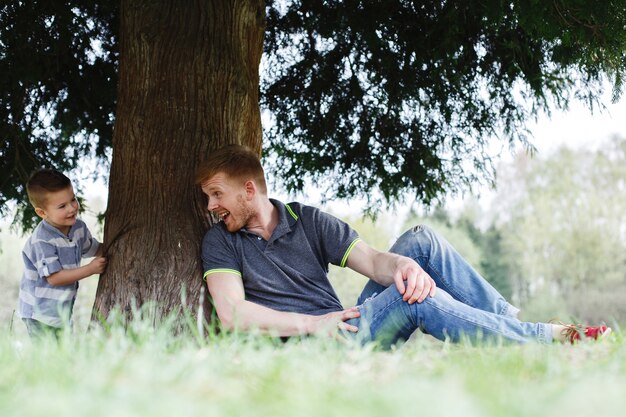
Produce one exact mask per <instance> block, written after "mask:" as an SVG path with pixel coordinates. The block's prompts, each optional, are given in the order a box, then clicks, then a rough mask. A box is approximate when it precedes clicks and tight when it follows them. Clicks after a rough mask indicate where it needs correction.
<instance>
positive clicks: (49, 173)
mask: <svg viewBox="0 0 626 417" xmlns="http://www.w3.org/2000/svg"><path fill="white" fill-rule="evenodd" d="M71 186H72V181H70V179H69V178H68V177H66V176H65V175H64V174H63V173H61V172H59V171H56V170H54V169H48V168H42V169H38V170H37V171H35V172H33V173H32V174H31V175H30V178H29V179H28V182H27V183H26V192H27V193H28V199H29V200H30V204H32V205H33V207H40V208H41V207H43V206H44V205H45V204H46V197H47V196H48V194H49V193H54V192H56V191H61V190H64V189H66V188H67V187H71Z"/></svg>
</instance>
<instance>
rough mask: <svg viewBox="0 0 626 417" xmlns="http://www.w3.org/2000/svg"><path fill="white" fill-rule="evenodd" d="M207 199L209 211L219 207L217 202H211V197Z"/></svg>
mask: <svg viewBox="0 0 626 417" xmlns="http://www.w3.org/2000/svg"><path fill="white" fill-rule="evenodd" d="M207 200H208V201H207V204H206V205H207V209H208V210H209V211H213V210H215V209H216V208H217V204H215V203H213V202H211V199H210V198H207Z"/></svg>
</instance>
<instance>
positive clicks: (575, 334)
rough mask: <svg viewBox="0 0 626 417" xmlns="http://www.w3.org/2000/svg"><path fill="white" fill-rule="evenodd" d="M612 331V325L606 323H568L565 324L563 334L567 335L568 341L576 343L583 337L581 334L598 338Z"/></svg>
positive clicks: (590, 337)
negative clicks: (597, 324) (596, 324)
mask: <svg viewBox="0 0 626 417" xmlns="http://www.w3.org/2000/svg"><path fill="white" fill-rule="evenodd" d="M611 331H612V330H611V328H610V327H607V326H604V325H602V326H587V327H583V326H581V325H576V324H567V325H565V329H563V332H562V334H563V335H564V336H565V339H566V340H567V341H569V342H570V343H575V342H577V341H579V340H581V339H582V336H581V335H584V336H585V337H586V338H588V339H593V340H598V338H602V337H605V336H608V335H609V334H611Z"/></svg>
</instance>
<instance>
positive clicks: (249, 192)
mask: <svg viewBox="0 0 626 417" xmlns="http://www.w3.org/2000/svg"><path fill="white" fill-rule="evenodd" d="M243 186H244V188H245V189H246V197H247V198H248V200H251V199H252V198H253V197H254V196H255V195H256V193H257V189H256V184H255V183H254V181H252V180H248V181H246V182H245V183H244V184H243Z"/></svg>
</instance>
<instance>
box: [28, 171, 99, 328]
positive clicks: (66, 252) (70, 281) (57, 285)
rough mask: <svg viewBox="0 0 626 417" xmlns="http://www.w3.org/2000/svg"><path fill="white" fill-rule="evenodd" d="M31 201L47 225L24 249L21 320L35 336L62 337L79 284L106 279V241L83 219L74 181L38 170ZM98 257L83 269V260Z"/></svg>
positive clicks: (30, 185) (31, 186)
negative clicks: (103, 276)
mask: <svg viewBox="0 0 626 417" xmlns="http://www.w3.org/2000/svg"><path fill="white" fill-rule="evenodd" d="M26 191H27V192H28V199H29V200H30V203H31V204H32V205H33V207H34V208H35V213H37V215H38V216H39V217H41V218H42V219H43V220H42V221H41V222H40V223H39V225H37V227H36V228H35V231H34V232H33V234H32V236H31V237H30V238H29V239H28V240H27V241H26V244H25V245H24V249H23V250H22V258H23V260H24V275H23V276H22V281H21V283H20V296H19V304H18V315H19V316H20V317H21V318H22V320H23V321H24V323H25V324H26V328H27V329H28V334H29V335H30V336H31V337H39V336H41V335H42V334H44V333H47V332H50V333H54V334H55V335H56V336H58V335H59V332H60V331H61V329H62V328H63V327H64V326H65V325H67V324H69V323H70V317H71V314H72V307H73V306H74V300H75V299H76V292H77V290H78V281H79V280H81V279H83V278H87V277H88V276H90V275H93V274H101V273H103V272H104V269H105V267H106V263H107V261H106V258H104V257H102V256H101V249H102V247H101V246H100V242H98V241H97V240H96V239H94V238H93V237H92V236H91V233H90V232H89V229H87V226H86V225H85V223H84V222H83V221H81V220H79V219H77V217H76V216H77V214H78V207H79V204H78V201H77V200H76V196H75V195H74V189H73V187H72V183H71V181H70V179H69V178H68V177H66V176H65V175H63V174H62V173H60V172H58V171H55V170H52V169H40V170H38V171H35V172H34V173H33V174H32V175H31V177H30V179H29V180H28V183H27V184H26ZM92 256H96V257H95V258H94V259H93V260H92V261H91V262H90V263H89V264H87V265H85V266H80V261H81V258H83V257H92Z"/></svg>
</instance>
